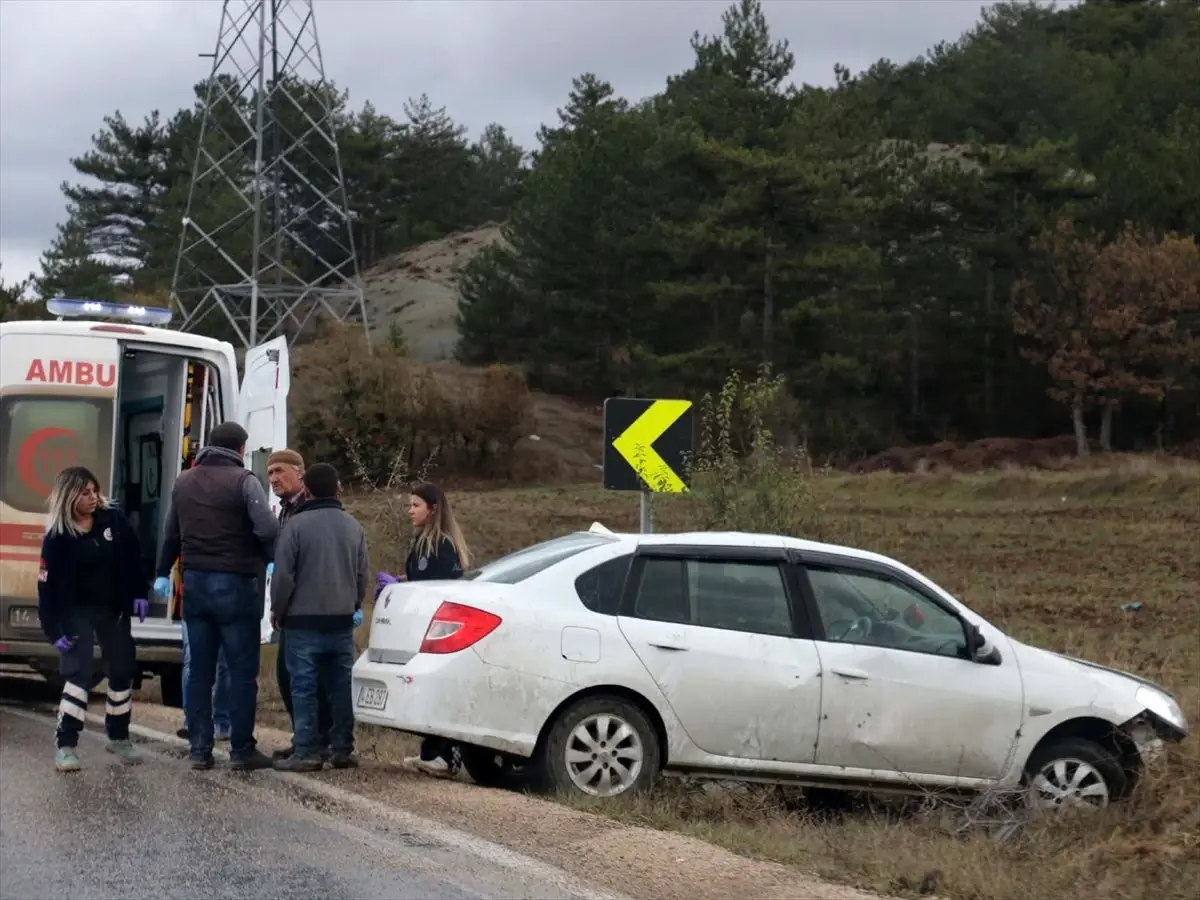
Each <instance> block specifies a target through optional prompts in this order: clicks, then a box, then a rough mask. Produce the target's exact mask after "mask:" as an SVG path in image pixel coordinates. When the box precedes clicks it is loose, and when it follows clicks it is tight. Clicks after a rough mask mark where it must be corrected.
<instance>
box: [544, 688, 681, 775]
mask: <svg viewBox="0 0 1200 900" xmlns="http://www.w3.org/2000/svg"><path fill="white" fill-rule="evenodd" d="M613 738H618V743H616V744H615V745H612V746H610V741H611V740H612V739H613ZM568 752H570V753H572V754H579V753H584V752H587V753H590V754H593V755H592V760H593V761H594V762H589V761H587V760H586V759H583V758H580V757H578V756H576V758H575V759H574V760H571V761H569V760H568ZM609 754H611V755H609ZM661 760H662V749H661V747H660V746H659V741H658V734H657V733H656V732H655V730H654V726H653V725H651V724H650V719H649V718H648V717H647V716H646V714H645V713H644V712H642V710H641V709H640V708H639V707H638V706H637V705H636V704H633V703H630V702H629V701H628V700H624V699H622V698H620V697H612V696H603V695H602V696H594V697H585V698H584V699H582V700H580V701H579V702H577V703H574V704H572V705H571V706H568V707H567V708H566V709H565V710H563V711H562V713H560V714H559V716H558V718H557V719H556V720H555V722H554V724H553V725H552V726H551V727H550V731H549V732H548V734H547V735H546V739H545V742H544V744H543V746H542V748H541V752H540V754H539V755H538V775H539V776H540V777H539V781H540V784H541V786H542V787H543V788H544V789H546V790H549V791H553V792H556V793H564V794H573V795H575V796H578V797H599V798H604V799H607V798H610V797H619V796H624V795H630V794H636V793H640V792H641V791H644V790H646V789H647V788H648V787H649V786H650V785H651V784H652V783H653V781H654V779H655V778H656V777H657V776H658V772H659V769H660V768H661ZM605 772H608V775H607V776H606V775H605V774H604V773H605ZM614 776H615V778H616V780H615V782H614Z"/></svg>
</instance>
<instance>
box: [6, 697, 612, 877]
mask: <svg viewBox="0 0 1200 900" xmlns="http://www.w3.org/2000/svg"><path fill="white" fill-rule="evenodd" d="M3 711H4V712H5V713H6V714H12V715H14V716H20V717H21V718H23V719H30V720H33V721H38V722H41V723H43V724H45V723H47V722H49V723H50V724H53V720H52V719H50V718H48V717H47V716H45V715H39V714H38V713H35V712H31V711H29V710H24V709H18V708H14V707H11V706H4V707H3ZM88 721H90V722H93V723H95V724H97V725H103V724H104V717H103V716H98V715H96V714H95V713H88ZM129 730H130V732H131V733H132V734H135V735H137V736H138V737H143V738H146V739H147V740H151V741H154V742H155V743H159V744H167V745H169V746H174V747H188V746H189V744H188V742H187V741H186V740H184V739H183V738H181V737H178V736H176V735H173V734H167V733H165V732H162V731H156V730H155V729H153V728H147V727H146V726H144V725H136V724H131V725H130V726H129ZM213 756H214V757H217V758H220V759H228V758H229V754H228V752H226V751H224V750H217V749H214V750H213ZM264 774H267V775H269V776H271V777H274V778H278V779H280V780H282V781H284V782H285V783H288V784H291V785H294V786H296V787H299V788H301V789H303V790H305V791H308V792H310V793H313V794H318V795H320V796H323V797H325V798H326V799H329V800H332V801H334V802H336V803H340V804H344V805H346V806H350V807H354V808H356V809H358V810H361V811H362V812H364V813H366V814H368V815H371V816H374V817H376V818H379V819H384V820H386V821H389V822H392V823H394V824H396V825H398V826H400V827H401V828H403V829H404V830H405V831H408V832H415V833H419V834H421V835H422V836H423V837H426V838H428V839H429V840H430V841H431V842H433V843H435V844H438V845H440V846H441V847H443V848H444V849H446V850H452V851H455V852H458V853H465V854H468V855H470V856H474V857H475V858H476V859H479V860H482V861H483V862H486V863H488V864H490V865H494V866H498V867H500V868H503V869H508V870H510V871H512V872H515V873H517V874H519V875H520V876H522V877H525V878H531V879H536V880H538V881H542V882H545V883H546V884H548V885H554V886H555V887H557V888H560V889H561V890H562V891H563V892H564V893H566V894H569V895H571V896H572V897H576V898H578V900H630V898H628V897H626V896H624V895H622V894H616V893H612V892H609V891H604V890H599V889H597V888H595V887H593V886H591V885H589V884H586V883H585V882H583V881H581V880H580V879H578V878H576V877H575V876H574V875H571V874H570V873H569V872H566V871H565V870H563V869H560V868H558V867H557V866H552V865H550V864H549V863H544V862H542V861H541V860H538V859H534V858H533V857H531V856H525V855H524V854H523V853H518V852H516V851H515V850H510V849H508V848H507V847H504V846H501V845H500V844H497V843H494V842H492V841H489V840H485V839H484V838H481V837H476V836H475V835H473V834H469V833H467V832H465V831H459V830H458V829H456V828H450V827H448V826H446V825H442V824H441V823H439V822H434V821H432V820H431V819H426V818H423V817H421V816H416V815H413V814H412V813H409V812H405V811H403V810H399V809H394V808H393V807H390V806H385V805H384V804H382V803H379V802H378V801H376V800H371V799H369V798H368V797H364V796H363V795H362V794H356V793H355V792H353V791H347V790H345V789H344V788H339V787H335V786H334V785H331V784H327V783H326V782H323V781H318V780H317V779H315V778H307V777H305V776H304V775H299V774H297V773H295V772H278V771H275V770H264Z"/></svg>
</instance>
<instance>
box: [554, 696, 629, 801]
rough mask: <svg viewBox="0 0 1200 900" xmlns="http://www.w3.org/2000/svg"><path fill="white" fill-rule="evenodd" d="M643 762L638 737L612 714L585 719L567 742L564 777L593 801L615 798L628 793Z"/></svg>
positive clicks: (620, 719)
mask: <svg viewBox="0 0 1200 900" xmlns="http://www.w3.org/2000/svg"><path fill="white" fill-rule="evenodd" d="M644 762H645V748H644V747H643V746H642V739H641V736H640V735H638V733H637V730H636V729H635V728H633V727H632V726H631V725H630V724H629V723H628V722H626V721H625V720H624V719H622V718H621V717H620V716H617V715H613V714H612V713H597V714H596V715H592V716H588V717H587V718H586V719H584V720H583V721H582V722H580V723H579V724H578V725H576V726H575V727H574V728H573V729H572V730H571V734H570V735H569V736H568V738H567V746H566V763H567V773H568V774H569V775H570V777H571V782H572V783H573V784H574V785H575V787H577V788H579V790H581V791H583V792H584V793H585V794H590V795H592V796H593V797H614V796H616V795H617V794H621V793H624V792H625V791H627V790H629V788H630V787H631V786H632V785H633V784H634V782H636V781H637V779H638V776H639V775H641V772H642V766H643V764H644Z"/></svg>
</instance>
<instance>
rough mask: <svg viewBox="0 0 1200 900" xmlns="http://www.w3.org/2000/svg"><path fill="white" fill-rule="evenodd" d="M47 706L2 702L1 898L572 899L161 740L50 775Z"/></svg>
mask: <svg viewBox="0 0 1200 900" xmlns="http://www.w3.org/2000/svg"><path fill="white" fill-rule="evenodd" d="M46 711H47V710H46V709H45V707H44V706H41V707H39V708H38V709H37V711H36V712H35V711H31V710H30V709H29V707H28V705H27V704H26V705H25V707H24V708H22V709H15V708H13V707H12V706H11V705H2V706H0V900H20V898H29V897H43V898H54V900H57V898H64V900H66V898H70V900H100V898H104V900H109V898H143V897H144V898H154V900H163V898H181V900H183V898H199V897H213V898H218V897H221V898H223V897H230V898H233V897H237V898H264V900H265V898H320V900H342V898H345V900H374V898H398V900H402V898H414V900H417V898H425V900H457V898H468V897H496V898H498V897H514V898H516V897H522V898H523V897H529V898H549V897H569V896H571V895H570V894H569V893H565V892H564V891H563V889H562V888H561V886H556V885H553V884H547V883H546V882H545V881H541V882H539V881H538V880H537V878H536V877H534V876H532V875H522V873H520V872H516V871H513V870H511V869H501V868H499V867H497V866H495V865H490V864H489V863H488V861H487V860H485V859H476V858H472V857H470V855H469V854H465V853H463V852H462V851H461V850H454V849H447V848H445V847H439V846H437V845H436V844H434V843H432V842H429V841H425V840H422V838H421V836H420V835H414V834H396V833H395V831H396V829H395V828H392V827H389V826H388V825H387V824H386V823H383V822H372V821H370V820H369V817H364V816H361V815H360V816H354V815H353V814H350V815H346V814H342V815H337V814H336V812H335V814H330V812H328V811H326V810H327V809H328V808H329V805H328V804H322V803H321V802H320V801H319V799H314V798H313V797H307V798H306V797H304V796H302V792H299V791H297V789H296V788H295V787H294V785H291V784H289V783H288V782H287V781H286V780H285V779H280V778H279V777H278V776H276V775H274V774H273V773H271V772H256V773H248V774H242V773H233V772H230V771H227V770H222V768H221V766H220V764H218V767H217V769H215V770H213V771H211V772H193V771H191V770H190V769H189V768H187V766H186V763H185V762H184V761H183V759H182V758H180V757H181V756H182V753H181V752H178V751H175V752H172V750H171V748H166V747H163V746H162V745H147V744H140V745H139V746H141V748H142V749H143V752H145V753H146V762H144V763H143V764H142V765H140V766H125V765H122V764H121V763H120V762H119V761H118V760H117V759H116V758H115V757H113V756H112V755H111V754H108V753H106V752H105V749H104V739H103V736H102V735H101V734H100V733H98V732H96V731H94V730H89V731H86V732H85V733H84V735H83V736H82V739H81V741H80V746H79V755H80V758H81V759H82V760H83V771H82V772H78V773H72V774H59V773H57V772H55V771H54V765H53V763H54V747H53V737H54V721H53V719H52V718H51V717H50V716H47V715H45V713H46ZM93 727H94V726H91V725H89V729H91V728H93ZM322 806H325V807H326V810H323V809H322ZM314 807H315V808H314Z"/></svg>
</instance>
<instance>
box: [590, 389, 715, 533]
mask: <svg viewBox="0 0 1200 900" xmlns="http://www.w3.org/2000/svg"><path fill="white" fill-rule="evenodd" d="M693 429H694V424H693V413H692V403H691V401H690V400H643V399H633V398H629V397H610V398H609V399H608V400H605V401H604V487H605V488H606V489H607V490H610V491H637V492H638V494H639V507H640V516H639V520H640V521H639V527H640V529H641V532H642V534H649V533H650V532H651V531H652V530H653V528H654V523H653V521H652V518H651V515H650V495H651V494H682V493H686V491H687V490H688V473H687V467H686V462H687V455H688V454H689V453H691V452H692V441H693V437H694V435H693Z"/></svg>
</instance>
